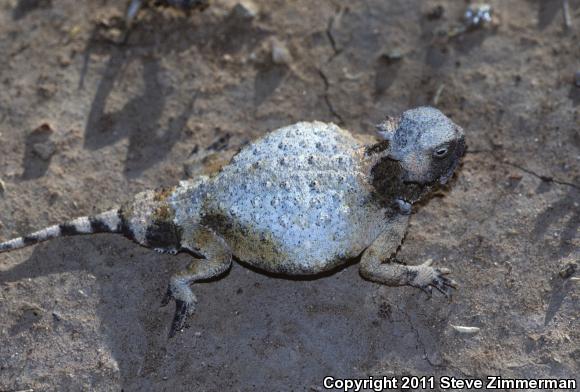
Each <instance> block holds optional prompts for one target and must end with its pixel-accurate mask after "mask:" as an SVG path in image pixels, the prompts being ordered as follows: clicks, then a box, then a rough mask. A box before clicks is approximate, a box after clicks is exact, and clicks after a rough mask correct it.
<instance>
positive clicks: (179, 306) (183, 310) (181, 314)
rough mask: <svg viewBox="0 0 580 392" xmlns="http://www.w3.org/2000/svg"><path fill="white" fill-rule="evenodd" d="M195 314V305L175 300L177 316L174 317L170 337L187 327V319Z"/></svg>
mask: <svg viewBox="0 0 580 392" xmlns="http://www.w3.org/2000/svg"><path fill="white" fill-rule="evenodd" d="M191 313H193V304H192V303H188V302H185V301H182V300H179V299H176V300H175V315H174V316H173V322H172V323H171V329H170V330H169V337H170V338H172V337H174V336H175V333H176V332H178V331H181V330H182V329H183V327H184V326H185V319H186V318H187V316H189V315H190V314H191Z"/></svg>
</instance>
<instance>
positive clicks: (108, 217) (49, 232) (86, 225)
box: [0, 210, 123, 253]
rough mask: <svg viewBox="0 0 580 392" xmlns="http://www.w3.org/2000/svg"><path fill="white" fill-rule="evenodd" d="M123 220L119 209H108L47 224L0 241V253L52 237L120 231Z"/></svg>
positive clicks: (121, 230)
mask: <svg viewBox="0 0 580 392" xmlns="http://www.w3.org/2000/svg"><path fill="white" fill-rule="evenodd" d="M122 232H123V220H122V219H121V216H120V214H119V210H110V211H106V212H103V213H101V214H98V215H94V216H83V217H80V218H76V219H73V220H70V221H68V222H65V223H61V224H59V225H54V226H49V227H47V228H45V229H42V230H39V231H36V232H34V233H31V234H29V235H27V236H24V237H18V238H14V239H12V240H9V241H6V242H2V243H0V253H2V252H8V251H11V250H14V249H20V248H24V247H26V246H30V245H34V244H37V243H39V242H42V241H46V240H50V239H52V238H57V237H64V236H69V235H77V234H92V233H122Z"/></svg>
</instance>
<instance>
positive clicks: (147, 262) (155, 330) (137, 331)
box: [0, 235, 183, 384]
mask: <svg viewBox="0 0 580 392" xmlns="http://www.w3.org/2000/svg"><path fill="white" fill-rule="evenodd" d="M127 241H128V240H126V239H124V238H122V237H115V236H112V235H105V236H102V239H95V237H93V238H92V240H91V239H89V238H86V237H85V238H81V237H75V238H61V239H56V240H53V241H51V242H48V243H43V244H40V245H38V246H37V247H36V248H35V249H34V251H33V253H32V255H31V256H30V257H29V258H27V259H26V260H25V261H24V262H22V263H20V264H17V265H16V266H14V267H13V268H12V269H10V270H7V271H0V282H1V283H3V284H5V283H8V282H19V281H23V280H27V279H33V278H37V277H47V276H55V277H56V276H59V275H61V274H64V275H65V276H68V277H69V279H72V280H73V281H74V280H77V279H78V281H77V282H72V284H71V283H68V282H67V286H68V287H69V288H70V290H69V292H65V293H63V292H62V291H57V292H56V293H54V294H51V293H50V290H51V287H53V286H54V284H51V283H49V285H48V287H47V286H44V288H43V289H46V290H45V292H44V295H48V296H51V295H54V297H55V299H56V300H55V302H54V305H53V306H54V308H53V309H50V308H48V309H44V310H43V311H41V312H38V309H37V308H36V307H30V309H29V308H25V309H23V310H22V311H21V315H20V317H18V319H16V320H15V321H14V324H13V325H12V326H11V327H10V329H9V334H10V335H11V336H16V335H18V334H22V333H24V334H26V333H28V334H30V335H32V336H34V328H33V326H34V324H35V323H38V322H39V321H40V319H41V318H42V317H48V318H50V317H51V316H50V315H51V313H52V318H53V320H52V321H53V322H52V329H53V331H52V333H54V334H56V335H61V336H63V337H65V339H66V337H67V336H70V335H71V334H78V328H79V327H78V326H76V324H78V321H76V320H71V319H68V318H66V317H63V316H60V313H61V312H63V311H64V309H62V308H61V307H62V306H63V305H59V304H58V303H59V302H63V301H64V300H62V299H61V298H62V296H63V295H64V296H66V297H71V296H72V297H76V298H78V301H81V302H87V301H88V300H87V298H89V297H93V298H92V299H94V297H97V298H98V299H97V301H98V305H97V306H96V309H95V311H96V313H97V318H96V320H95V321H96V324H97V325H98V327H97V328H98V329H99V330H100V332H101V333H100V334H99V336H87V335H85V336H83V337H82V339H83V340H85V342H86V344H89V345H95V346H97V345H99V344H103V343H104V344H105V345H106V346H108V348H109V350H110V352H111V356H112V357H113V358H114V360H115V362H116V363H117V364H118V368H119V373H120V378H121V381H122V384H126V383H127V380H128V379H130V378H131V377H135V375H140V374H142V373H143V371H144V370H143V364H144V358H146V357H147V355H151V353H157V354H156V355H159V354H161V353H164V352H165V345H166V344H167V331H168V326H169V322H170V320H171V316H172V312H173V309H172V306H168V307H166V308H161V306H160V303H161V298H162V293H163V292H164V291H165V289H166V285H167V282H168V281H169V277H170V275H171V272H168V271H167V270H170V271H171V270H173V271H177V270H179V267H178V266H177V265H176V264H179V263H180V262H183V259H182V258H181V257H177V258H175V257H171V256H167V255H159V254H157V253H156V252H150V251H148V250H146V249H144V248H141V247H139V246H138V245H136V244H135V245H134V247H135V248H132V247H131V245H129V246H127ZM111 250H113V252H110V251H111ZM115 254H116V255H115ZM159 258H163V259H167V260H163V263H160V262H159ZM118 259H125V260H123V262H120V263H119V262H117V260H118ZM180 259H181V260H180ZM166 261H167V262H166ZM166 269H167V270H166ZM80 271H82V272H83V273H80V275H79V272H80ZM86 274H90V275H91V276H93V277H94V278H93V279H94V280H95V284H93V285H91V286H92V287H96V288H97V289H96V290H92V289H91V288H86V287H84V286H83V283H82V282H83V281H84V280H83V277H84V276H86ZM57 279H63V278H57ZM43 289H41V290H43ZM80 291H83V292H86V293H85V294H84V295H82V294H81V295H80V296H79V295H78V292H80ZM33 302H36V301H34V300H33ZM87 306H90V305H87ZM63 313H66V312H63ZM39 314H43V316H39ZM33 339H34V338H33ZM145 362H146V361H145Z"/></svg>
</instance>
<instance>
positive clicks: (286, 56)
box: [272, 39, 292, 65]
mask: <svg viewBox="0 0 580 392" xmlns="http://www.w3.org/2000/svg"><path fill="white" fill-rule="evenodd" d="M272 61H273V62H274V64H279V65H282V64H289V63H290V62H291V61H292V55H291V54H290V51H289V50H288V47H287V46H286V45H285V44H284V43H283V42H280V41H278V40H277V39H274V40H272Z"/></svg>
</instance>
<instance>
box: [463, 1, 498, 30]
mask: <svg viewBox="0 0 580 392" xmlns="http://www.w3.org/2000/svg"><path fill="white" fill-rule="evenodd" d="M492 18H493V10H492V8H491V6H490V5H489V4H472V5H470V6H469V7H468V8H467V10H466V11H465V24H466V25H467V26H468V27H472V28H475V27H481V26H483V25H485V24H487V23H490V22H491V21H492Z"/></svg>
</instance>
